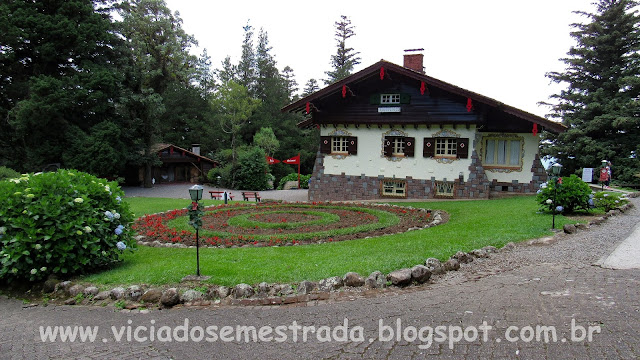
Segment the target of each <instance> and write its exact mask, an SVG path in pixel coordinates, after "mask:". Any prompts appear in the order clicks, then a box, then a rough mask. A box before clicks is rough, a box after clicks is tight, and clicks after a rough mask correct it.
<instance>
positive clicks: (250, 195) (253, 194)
mask: <svg viewBox="0 0 640 360" xmlns="http://www.w3.org/2000/svg"><path fill="white" fill-rule="evenodd" d="M242 199H243V200H244V201H248V200H249V199H256V202H260V194H258V192H257V191H243V192H242Z"/></svg>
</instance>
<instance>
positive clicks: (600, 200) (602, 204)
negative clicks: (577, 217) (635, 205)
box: [591, 192, 629, 211]
mask: <svg viewBox="0 0 640 360" xmlns="http://www.w3.org/2000/svg"><path fill="white" fill-rule="evenodd" d="M591 203H592V204H593V206H594V207H596V208H600V209H603V210H604V211H609V210H613V209H617V208H619V207H620V206H623V205H625V204H628V203H629V199H628V198H627V196H626V195H621V194H618V193H607V192H597V193H596V194H595V195H594V196H593V199H592V200H591Z"/></svg>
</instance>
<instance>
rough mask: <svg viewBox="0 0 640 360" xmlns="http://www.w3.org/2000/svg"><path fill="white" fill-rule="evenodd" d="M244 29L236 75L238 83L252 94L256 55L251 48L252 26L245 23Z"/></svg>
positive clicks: (253, 90)
mask: <svg viewBox="0 0 640 360" xmlns="http://www.w3.org/2000/svg"><path fill="white" fill-rule="evenodd" d="M243 29H244V40H243V41H242V55H241V56H240V62H239V63H238V66H237V68H236V69H237V70H236V76H237V81H238V84H240V85H242V86H244V87H245V88H247V90H248V91H249V94H251V95H252V96H253V94H254V92H255V77H256V55H255V52H254V50H253V26H251V25H249V22H248V21H247V25H245V26H244V27H243Z"/></svg>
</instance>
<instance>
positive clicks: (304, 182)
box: [278, 173, 311, 190]
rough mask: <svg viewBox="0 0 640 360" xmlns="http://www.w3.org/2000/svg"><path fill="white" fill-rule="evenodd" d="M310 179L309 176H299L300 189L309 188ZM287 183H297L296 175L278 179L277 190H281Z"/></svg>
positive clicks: (292, 174)
mask: <svg viewBox="0 0 640 360" xmlns="http://www.w3.org/2000/svg"><path fill="white" fill-rule="evenodd" d="M310 178H311V175H302V174H300V187H301V188H302V189H308V188H309V179H310ZM287 181H296V182H297V181H298V173H291V174H289V175H287V176H285V177H283V178H282V179H280V182H279V183H278V190H282V189H283V188H284V184H286V183H287Z"/></svg>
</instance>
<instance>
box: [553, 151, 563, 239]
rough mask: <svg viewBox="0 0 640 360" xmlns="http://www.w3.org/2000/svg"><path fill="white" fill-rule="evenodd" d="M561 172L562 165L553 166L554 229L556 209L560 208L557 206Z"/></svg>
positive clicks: (554, 226) (554, 225)
mask: <svg viewBox="0 0 640 360" xmlns="http://www.w3.org/2000/svg"><path fill="white" fill-rule="evenodd" d="M561 170H562V165H560V164H559V163H555V164H553V166H551V174H552V175H553V176H552V177H551V179H552V180H553V217H552V219H553V220H552V221H551V228H552V229H555V228H556V209H557V208H558V205H557V204H556V197H557V195H558V179H559V176H560V171H561Z"/></svg>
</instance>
